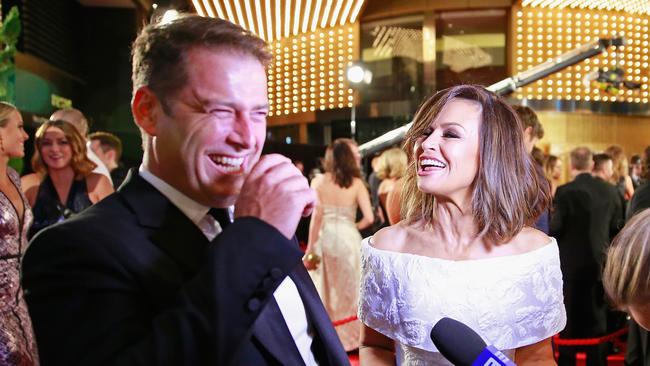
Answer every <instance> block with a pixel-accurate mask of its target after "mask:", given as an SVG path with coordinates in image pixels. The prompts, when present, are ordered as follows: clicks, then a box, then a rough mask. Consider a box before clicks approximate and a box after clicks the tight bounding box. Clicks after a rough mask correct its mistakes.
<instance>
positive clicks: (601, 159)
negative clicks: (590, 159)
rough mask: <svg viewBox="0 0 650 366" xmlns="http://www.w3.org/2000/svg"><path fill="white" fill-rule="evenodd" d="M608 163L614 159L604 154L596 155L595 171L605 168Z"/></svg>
mask: <svg viewBox="0 0 650 366" xmlns="http://www.w3.org/2000/svg"><path fill="white" fill-rule="evenodd" d="M608 161H612V157H611V156H609V155H607V154H605V153H602V154H595V155H594V171H599V170H601V169H602V168H603V165H605V164H606V163H607V162H608Z"/></svg>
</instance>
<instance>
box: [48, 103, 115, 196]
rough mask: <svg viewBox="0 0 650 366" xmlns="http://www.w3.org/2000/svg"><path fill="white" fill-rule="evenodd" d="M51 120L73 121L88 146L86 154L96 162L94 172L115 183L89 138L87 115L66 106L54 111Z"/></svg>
mask: <svg viewBox="0 0 650 366" xmlns="http://www.w3.org/2000/svg"><path fill="white" fill-rule="evenodd" d="M50 121H66V122H68V123H71V124H72V125H73V126H74V127H75V128H76V129H77V132H79V134H80V135H81V139H82V141H83V143H84V145H85V146H86V156H87V157H88V159H90V161H92V162H93V163H95V168H94V169H93V173H97V174H101V175H103V176H105V177H106V178H108V180H109V181H110V182H111V184H113V181H112V179H111V173H110V172H109V171H108V168H107V167H106V165H104V163H103V162H102V159H100V158H99V156H97V154H95V152H94V151H93V149H92V148H91V146H90V141H89V140H88V119H87V118H86V116H84V114H83V113H81V111H80V110H78V109H75V108H64V109H59V110H57V111H55V112H54V113H52V115H51V116H50ZM114 187H119V186H114Z"/></svg>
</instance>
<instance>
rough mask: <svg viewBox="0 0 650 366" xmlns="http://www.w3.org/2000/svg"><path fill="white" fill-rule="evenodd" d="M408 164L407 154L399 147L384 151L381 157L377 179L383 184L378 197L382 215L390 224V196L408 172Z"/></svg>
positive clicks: (380, 186)
mask: <svg viewBox="0 0 650 366" xmlns="http://www.w3.org/2000/svg"><path fill="white" fill-rule="evenodd" d="M407 164H408V157H407V156H406V153H405V152H404V151H402V149H400V148H398V147H394V148H391V149H388V150H386V151H384V152H383V153H382V154H381V156H380V157H379V165H378V167H377V177H378V178H379V179H380V180H381V183H380V184H379V188H378V190H377V195H378V198H379V205H380V208H381V210H382V213H383V215H384V217H386V218H388V221H389V222H390V221H391V220H390V217H389V214H388V195H389V194H390V193H391V192H393V190H395V188H396V184H397V182H398V180H399V179H400V178H402V176H403V175H404V173H405V172H406V166H407ZM393 219H394V218H393ZM393 221H394V220H393ZM398 221H399V220H398ZM391 225H392V223H391Z"/></svg>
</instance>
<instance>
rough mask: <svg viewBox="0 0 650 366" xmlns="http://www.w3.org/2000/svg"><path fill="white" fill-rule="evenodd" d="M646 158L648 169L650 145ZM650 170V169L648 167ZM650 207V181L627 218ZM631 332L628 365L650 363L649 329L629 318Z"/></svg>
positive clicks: (634, 198)
mask: <svg viewBox="0 0 650 366" xmlns="http://www.w3.org/2000/svg"><path fill="white" fill-rule="evenodd" d="M645 151H646V159H648V160H647V161H644V162H643V163H644V164H645V166H646V169H648V168H650V159H649V158H650V154H649V153H648V152H650V146H648V147H647V148H646V149H645ZM648 170H650V169H648ZM646 208H650V181H646V182H645V183H643V184H641V185H640V186H639V187H638V189H636V188H635V190H634V195H633V196H632V199H631V200H630V205H629V206H628V208H627V220H629V219H630V218H631V217H632V216H634V214H636V213H637V212H639V211H641V210H644V209H646ZM629 322H630V323H629V332H628V337H627V351H626V353H625V365H626V366H644V365H650V337H649V336H648V331H647V330H645V329H643V328H642V327H640V326H639V325H638V324H637V323H636V322H635V321H634V320H633V319H630V320H629Z"/></svg>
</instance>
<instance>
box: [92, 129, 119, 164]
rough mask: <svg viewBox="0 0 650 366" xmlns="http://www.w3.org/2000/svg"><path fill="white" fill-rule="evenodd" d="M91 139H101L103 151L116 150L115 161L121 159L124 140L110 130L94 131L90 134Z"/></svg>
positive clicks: (100, 143)
mask: <svg viewBox="0 0 650 366" xmlns="http://www.w3.org/2000/svg"><path fill="white" fill-rule="evenodd" d="M88 138H89V139H90V141H93V140H97V141H99V146H100V148H101V149H102V151H103V152H107V151H108V150H115V162H116V163H117V162H118V161H120V158H121V157H122V140H120V138H119V137H117V136H115V135H113V134H112V133H110V132H104V131H99V132H93V133H91V134H90V135H88Z"/></svg>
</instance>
